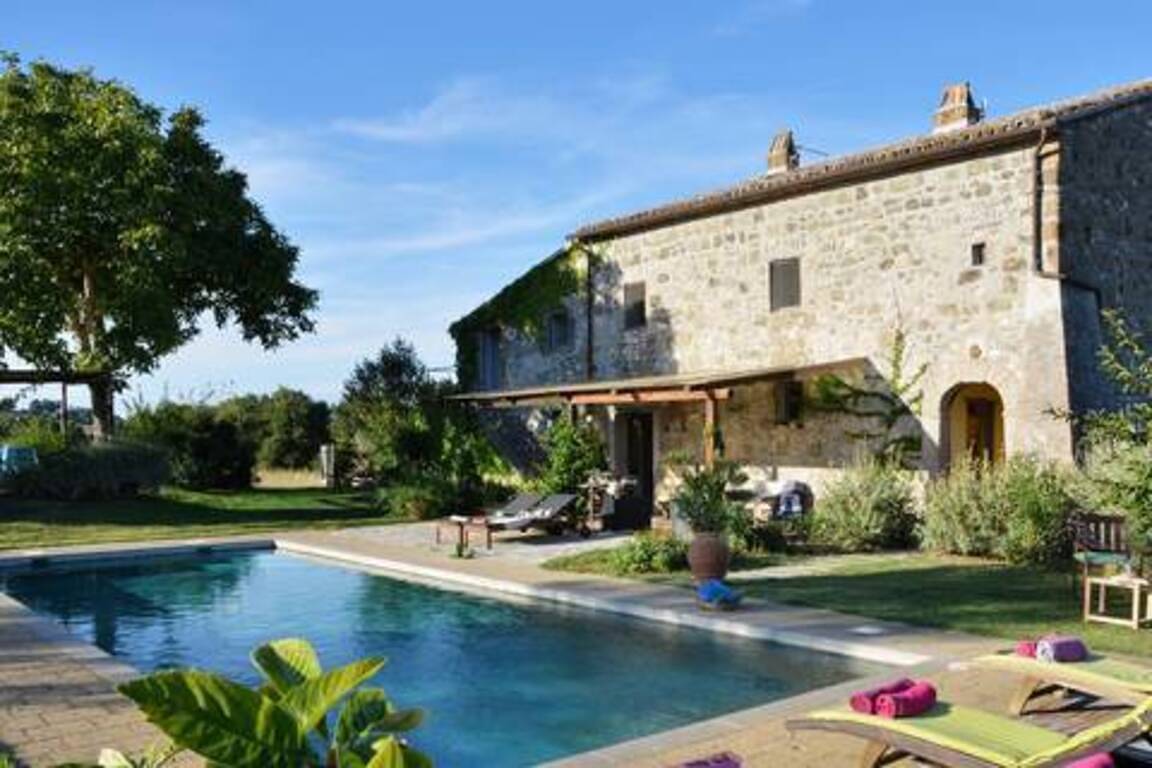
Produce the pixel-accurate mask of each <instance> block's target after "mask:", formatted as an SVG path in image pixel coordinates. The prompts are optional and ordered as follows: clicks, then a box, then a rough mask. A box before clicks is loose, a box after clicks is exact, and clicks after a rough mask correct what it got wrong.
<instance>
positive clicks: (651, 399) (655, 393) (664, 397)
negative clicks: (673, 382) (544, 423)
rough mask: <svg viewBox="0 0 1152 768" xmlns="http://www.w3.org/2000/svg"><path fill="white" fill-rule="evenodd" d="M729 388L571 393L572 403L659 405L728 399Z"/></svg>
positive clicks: (569, 398) (568, 399) (570, 401)
mask: <svg viewBox="0 0 1152 768" xmlns="http://www.w3.org/2000/svg"><path fill="white" fill-rule="evenodd" d="M731 395H732V392H731V390H729V389H663V390H636V391H632V392H595V393H589V394H579V395H569V396H568V397H567V398H565V399H566V400H567V402H569V403H571V404H572V405H657V404H660V403H668V404H671V403H700V402H706V401H708V400H712V401H716V400H727V399H728V398H729V397H731Z"/></svg>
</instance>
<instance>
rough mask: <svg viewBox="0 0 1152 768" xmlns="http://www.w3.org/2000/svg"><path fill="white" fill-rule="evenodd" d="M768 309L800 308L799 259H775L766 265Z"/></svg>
mask: <svg viewBox="0 0 1152 768" xmlns="http://www.w3.org/2000/svg"><path fill="white" fill-rule="evenodd" d="M768 291H769V302H770V309H771V310H772V311H773V312H775V311H776V310H778V309H784V308H785V307H797V306H800V259H777V260H775V261H773V262H770V263H769V265H768Z"/></svg>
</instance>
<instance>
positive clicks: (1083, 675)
mask: <svg viewBox="0 0 1152 768" xmlns="http://www.w3.org/2000/svg"><path fill="white" fill-rule="evenodd" d="M972 663H973V664H975V665H977V666H980V667H984V668H986V669H995V670H1002V671H1005V672H1014V673H1017V674H1019V675H1021V676H1022V677H1023V680H1022V681H1021V683H1020V687H1019V689H1018V690H1017V692H1016V695H1015V696H1014V697H1013V698H1012V702H1011V703H1010V704H1009V707H1008V708H1009V712H1010V713H1011V714H1013V715H1018V714H1021V713H1023V712H1024V709H1025V708H1026V707H1027V706H1028V702H1029V701H1031V700H1032V698H1033V696H1034V695H1035V694H1036V692H1037V691H1038V690H1039V689H1041V688H1045V687H1048V686H1057V687H1059V688H1064V689H1067V690H1070V691H1079V692H1081V693H1087V694H1090V695H1092V696H1097V697H1101V698H1107V699H1111V700H1114V701H1119V702H1123V703H1125V704H1138V703H1140V702H1142V701H1144V700H1145V699H1147V698H1148V697H1149V696H1152V667H1148V666H1144V665H1142V664H1133V663H1132V662H1129V661H1123V660H1121V659H1115V658H1111V657H1109V656H1103V655H1100V654H1095V653H1094V654H1091V655H1089V657H1088V658H1087V659H1085V660H1084V661H1077V662H1068V663H1064V664H1061V663H1053V662H1046V661H1037V660H1036V659H1033V658H1029V657H1027V656H1017V655H1016V654H1015V653H1012V652H1007V653H993V654H989V655H987V656H978V657H976V658H975V659H973V660H972Z"/></svg>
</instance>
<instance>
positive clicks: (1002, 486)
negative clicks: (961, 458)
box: [921, 456, 1074, 564]
mask: <svg viewBox="0 0 1152 768" xmlns="http://www.w3.org/2000/svg"><path fill="white" fill-rule="evenodd" d="M1073 508H1074V503H1073V496H1072V492H1071V486H1070V483H1069V478H1068V476H1067V474H1066V473H1065V472H1064V471H1063V470H1061V469H1060V468H1059V467H1058V466H1056V465H1054V464H1052V463H1049V462H1043V461H1040V460H1039V459H1036V458H1034V457H1029V456H1017V457H1013V458H1011V459H1009V460H1008V461H1007V462H1006V463H1004V464H1003V465H997V466H988V465H977V464H969V463H962V464H958V465H957V466H955V467H953V468H952V470H951V471H950V472H949V473H948V475H947V476H945V477H942V478H940V479H938V480H935V481H933V482H932V483H931V484H930V485H929V487H928V490H927V496H926V503H925V510H924V520H923V524H922V526H921V539H922V541H923V544H924V546H925V548H927V549H932V550H936V551H941V552H948V553H952V554H959V555H976V556H982V557H995V558H999V559H1003V560H1009V561H1011V562H1014V563H1035V564H1051V563H1057V562H1060V561H1061V560H1063V559H1065V558H1066V557H1067V556H1068V551H1069V547H1070V544H1071V541H1070V538H1069V527H1068V519H1069V516H1070V515H1071V513H1072V511H1073Z"/></svg>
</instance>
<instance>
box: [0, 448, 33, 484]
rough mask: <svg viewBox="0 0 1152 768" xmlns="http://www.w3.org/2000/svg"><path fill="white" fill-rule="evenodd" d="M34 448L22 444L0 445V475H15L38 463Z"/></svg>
mask: <svg viewBox="0 0 1152 768" xmlns="http://www.w3.org/2000/svg"><path fill="white" fill-rule="evenodd" d="M39 463H40V462H39V459H38V458H37V457H36V449H35V448H28V447H25V446H22V445H0V477H4V476H5V475H15V474H16V473H17V472H23V471H24V470H26V469H31V468H32V467H35V466H36V465H37V464H39Z"/></svg>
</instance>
